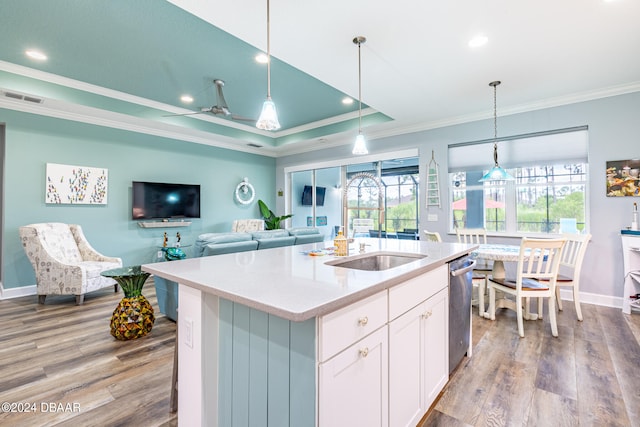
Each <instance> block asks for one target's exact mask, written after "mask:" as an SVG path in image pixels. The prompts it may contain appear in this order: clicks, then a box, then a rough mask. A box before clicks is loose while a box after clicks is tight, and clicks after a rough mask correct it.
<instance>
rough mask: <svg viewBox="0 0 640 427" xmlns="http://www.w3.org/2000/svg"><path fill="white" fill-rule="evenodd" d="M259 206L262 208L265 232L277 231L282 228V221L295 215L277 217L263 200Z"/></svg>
mask: <svg viewBox="0 0 640 427" xmlns="http://www.w3.org/2000/svg"><path fill="white" fill-rule="evenodd" d="M258 206H259V207H260V213H261V214H262V218H263V219H264V228H265V230H277V229H279V228H280V222H281V221H284V220H285V219H288V218H291V217H292V216H293V214H290V215H282V216H276V214H274V213H273V211H272V210H271V209H269V208H268V207H267V205H266V204H265V203H264V202H263V201H262V200H258Z"/></svg>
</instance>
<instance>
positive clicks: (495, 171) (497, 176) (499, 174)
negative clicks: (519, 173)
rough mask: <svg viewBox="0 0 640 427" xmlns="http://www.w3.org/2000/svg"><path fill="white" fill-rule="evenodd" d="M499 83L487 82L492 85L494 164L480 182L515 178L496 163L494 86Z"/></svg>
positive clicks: (496, 129) (496, 128)
mask: <svg viewBox="0 0 640 427" xmlns="http://www.w3.org/2000/svg"><path fill="white" fill-rule="evenodd" d="M499 84H500V81H498V80H496V81H495V82H491V83H489V86H491V87H493V162H494V166H493V167H492V168H491V170H489V172H487V173H486V174H485V175H484V176H483V177H482V178H481V179H480V182H485V181H513V180H514V179H515V178H514V177H512V176H511V175H509V173H508V172H507V171H506V170H504V169H502V168H501V167H500V165H499V164H498V113H497V110H498V108H497V102H496V98H497V96H496V92H497V90H496V88H497V86H498V85H499Z"/></svg>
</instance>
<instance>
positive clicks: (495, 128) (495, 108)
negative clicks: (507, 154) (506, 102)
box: [489, 81, 500, 167]
mask: <svg viewBox="0 0 640 427" xmlns="http://www.w3.org/2000/svg"><path fill="white" fill-rule="evenodd" d="M499 84H500V81H495V82H491V83H489V85H490V86H493V162H494V163H495V167H499V165H498V102H497V98H498V96H497V91H498V89H497V87H498V85H499Z"/></svg>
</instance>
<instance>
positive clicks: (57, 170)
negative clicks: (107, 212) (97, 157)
mask: <svg viewBox="0 0 640 427" xmlns="http://www.w3.org/2000/svg"><path fill="white" fill-rule="evenodd" d="M108 181H109V171H108V169H105V168H92V167H88V166H71V165H60V164H57V163H47V171H46V182H45V189H46V190H45V203H51V204H74V205H106V204H107V188H108V185H107V184H108Z"/></svg>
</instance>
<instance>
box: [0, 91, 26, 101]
mask: <svg viewBox="0 0 640 427" xmlns="http://www.w3.org/2000/svg"><path fill="white" fill-rule="evenodd" d="M4 96H6V97H7V98H13V99H22V98H24V96H22V95H20V94H19V93H13V92H5V93H4Z"/></svg>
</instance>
